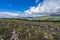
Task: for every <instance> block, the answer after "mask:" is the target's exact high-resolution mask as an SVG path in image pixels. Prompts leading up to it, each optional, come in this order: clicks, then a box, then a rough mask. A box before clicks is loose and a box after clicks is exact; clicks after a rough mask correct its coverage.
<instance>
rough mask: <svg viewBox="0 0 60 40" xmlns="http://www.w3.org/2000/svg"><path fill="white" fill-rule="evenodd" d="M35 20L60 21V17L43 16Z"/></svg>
mask: <svg viewBox="0 0 60 40" xmlns="http://www.w3.org/2000/svg"><path fill="white" fill-rule="evenodd" d="M33 20H48V21H60V16H41V17H36V18H34V19H33Z"/></svg>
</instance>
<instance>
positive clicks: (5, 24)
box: [0, 19, 60, 40]
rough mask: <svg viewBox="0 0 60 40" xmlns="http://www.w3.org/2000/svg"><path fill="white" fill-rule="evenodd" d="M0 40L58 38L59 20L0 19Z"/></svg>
mask: <svg viewBox="0 0 60 40" xmlns="http://www.w3.org/2000/svg"><path fill="white" fill-rule="evenodd" d="M0 40H60V22H41V21H40V22H35V21H28V20H18V19H0Z"/></svg>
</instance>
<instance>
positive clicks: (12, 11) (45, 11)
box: [0, 0, 60, 18]
mask: <svg viewBox="0 0 60 40" xmlns="http://www.w3.org/2000/svg"><path fill="white" fill-rule="evenodd" d="M52 13H53V14H60V0H0V18H20V17H37V16H47V15H50V14H52Z"/></svg>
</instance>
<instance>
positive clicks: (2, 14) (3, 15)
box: [0, 12, 19, 18]
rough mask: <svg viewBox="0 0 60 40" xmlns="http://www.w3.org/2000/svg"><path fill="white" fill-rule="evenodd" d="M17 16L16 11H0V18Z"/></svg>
mask: <svg viewBox="0 0 60 40" xmlns="http://www.w3.org/2000/svg"><path fill="white" fill-rule="evenodd" d="M18 16H19V14H18V13H12V12H0V18H17V17H18Z"/></svg>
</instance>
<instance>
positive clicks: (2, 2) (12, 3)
mask: <svg viewBox="0 0 60 40" xmlns="http://www.w3.org/2000/svg"><path fill="white" fill-rule="evenodd" d="M42 1H43V0H39V2H42ZM39 2H38V3H39ZM38 3H36V1H35V0H0V11H11V12H15V11H21V12H24V11H25V10H27V9H29V8H30V7H32V6H37V5H38Z"/></svg>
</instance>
